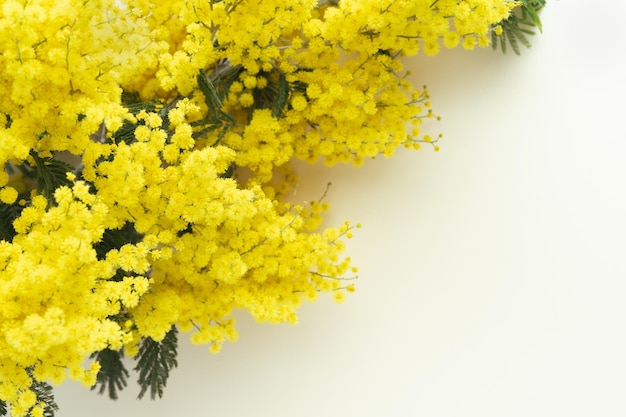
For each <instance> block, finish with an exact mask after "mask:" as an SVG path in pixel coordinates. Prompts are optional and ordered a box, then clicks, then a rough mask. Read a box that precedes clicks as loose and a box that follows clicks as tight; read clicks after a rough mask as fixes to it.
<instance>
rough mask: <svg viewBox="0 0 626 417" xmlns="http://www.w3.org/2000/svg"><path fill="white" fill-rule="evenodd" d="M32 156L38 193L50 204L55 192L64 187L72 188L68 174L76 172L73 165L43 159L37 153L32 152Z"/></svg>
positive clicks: (53, 159) (52, 159) (56, 160)
mask: <svg viewBox="0 0 626 417" xmlns="http://www.w3.org/2000/svg"><path fill="white" fill-rule="evenodd" d="M31 156H32V158H33V159H34V161H35V171H36V174H37V192H38V193H40V194H42V195H43V196H44V197H46V199H47V200H48V201H49V202H50V201H52V198H53V196H54V190H56V189H57V188H59V187H60V186H62V185H67V186H71V184H72V182H71V181H70V180H69V179H68V178H67V173H68V172H73V171H74V167H73V166H72V165H70V164H68V163H67V162H63V161H60V160H58V159H55V158H41V157H40V156H39V155H38V154H37V153H36V152H31Z"/></svg>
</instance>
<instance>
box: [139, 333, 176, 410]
mask: <svg viewBox="0 0 626 417" xmlns="http://www.w3.org/2000/svg"><path fill="white" fill-rule="evenodd" d="M177 348H178V330H177V329H176V327H174V326H172V328H171V329H170V331H169V332H167V334H166V335H165V337H164V338H163V340H162V341H160V342H156V341H154V340H152V339H151V338H149V337H146V338H144V339H143V340H142V341H141V342H140V344H139V354H138V362H137V366H136V367H135V370H136V371H138V372H139V379H138V383H139V386H140V387H141V391H140V392H139V398H143V396H144V395H145V393H146V392H147V391H148V389H149V390H150V398H152V399H153V400H154V399H156V397H157V396H158V397H159V398H161V397H163V388H165V385H166V384H167V379H168V378H169V374H170V371H171V370H172V369H173V368H175V367H176V366H178V362H177V360H176V355H177V352H176V349H177Z"/></svg>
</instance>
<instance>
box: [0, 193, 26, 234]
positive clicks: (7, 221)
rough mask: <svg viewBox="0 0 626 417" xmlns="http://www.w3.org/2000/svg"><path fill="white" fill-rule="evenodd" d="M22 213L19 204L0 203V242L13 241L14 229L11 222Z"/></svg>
mask: <svg viewBox="0 0 626 417" xmlns="http://www.w3.org/2000/svg"><path fill="white" fill-rule="evenodd" d="M21 212H22V207H20V205H19V204H5V203H3V202H0V219H1V220H2V221H0V240H6V241H7V242H11V241H13V237H14V236H15V229H13V220H15V219H17V218H18V217H19V215H20V213H21Z"/></svg>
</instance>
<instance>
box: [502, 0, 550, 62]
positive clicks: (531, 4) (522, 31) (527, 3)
mask: <svg viewBox="0 0 626 417" xmlns="http://www.w3.org/2000/svg"><path fill="white" fill-rule="evenodd" d="M545 4H546V1H545V0H523V1H522V5H521V6H520V7H519V8H516V9H515V10H514V11H513V12H512V13H511V15H510V16H509V17H508V19H506V20H504V21H502V22H500V26H501V27H502V34H501V35H500V36H498V35H496V34H495V32H492V35H491V41H492V42H491V46H492V48H493V49H496V48H497V47H498V43H500V46H501V49H502V52H503V53H506V49H507V48H506V45H507V43H508V44H510V45H511V48H512V49H513V52H515V54H516V55H520V46H519V44H520V43H521V44H522V45H524V46H525V47H526V48H530V47H531V44H530V41H529V40H528V38H527V37H526V35H534V34H535V32H534V31H533V30H532V29H533V28H535V27H536V28H538V29H539V31H542V30H543V27H542V25H541V20H540V19H539V11H541V9H542V8H543V7H544V6H545Z"/></svg>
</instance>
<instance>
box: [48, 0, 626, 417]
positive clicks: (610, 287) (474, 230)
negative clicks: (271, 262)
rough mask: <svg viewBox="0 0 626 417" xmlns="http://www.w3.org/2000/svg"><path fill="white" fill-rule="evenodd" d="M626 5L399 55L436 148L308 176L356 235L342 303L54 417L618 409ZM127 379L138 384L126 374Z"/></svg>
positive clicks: (597, 6)
mask: <svg viewBox="0 0 626 417" xmlns="http://www.w3.org/2000/svg"><path fill="white" fill-rule="evenodd" d="M625 14H626V6H625V5H624V3H623V2H621V1H609V0H605V1H599V0H598V1H584V0H549V1H548V8H547V9H546V10H545V12H544V13H543V15H542V17H543V21H544V28H545V31H544V34H543V35H542V36H539V37H535V38H534V39H533V44H534V46H533V48H532V50H524V51H523V55H522V56H521V57H517V56H515V55H513V54H511V53H509V54H507V55H505V56H502V55H501V54H500V53H494V52H492V51H491V50H484V51H476V52H473V53H468V52H465V51H462V50H455V51H443V52H442V53H441V54H440V55H439V56H438V57H435V58H432V59H428V58H425V57H419V58H418V59H413V60H410V61H407V64H408V66H410V67H412V70H413V73H414V76H413V79H414V81H415V82H416V84H418V85H420V84H424V83H426V84H428V86H429V88H430V90H431V93H432V103H433V108H434V110H435V112H436V113H438V114H440V115H442V117H443V120H442V122H441V123H439V124H438V125H437V126H435V127H434V128H433V133H438V132H439V131H442V132H443V133H444V134H445V138H444V140H443V141H442V143H441V148H442V149H441V152H439V153H434V152H432V151H430V150H428V149H425V150H423V151H420V152H400V153H399V154H398V155H397V156H396V157H394V158H392V159H389V160H386V159H384V158H381V159H377V160H375V161H368V162H367V163H366V164H365V166H364V167H362V168H360V169H353V168H351V167H338V168H335V169H326V168H323V167H310V166H305V165H302V166H300V170H301V172H302V176H303V179H302V182H301V184H300V186H299V188H298V191H297V195H296V196H300V197H301V198H317V197H319V196H320V195H322V194H323V192H324V189H325V184H326V182H328V181H332V182H333V186H332V187H331V189H330V191H329V192H328V195H327V200H328V201H329V202H330V203H331V204H332V206H333V208H332V212H331V216H330V217H329V223H332V224H339V223H340V222H341V221H343V220H344V219H345V218H349V219H351V220H352V221H354V222H361V223H363V229H361V230H360V231H357V233H355V238H354V239H353V240H352V241H351V242H349V245H348V247H349V252H350V255H351V256H352V258H353V259H354V263H355V264H357V265H358V266H359V267H360V272H359V275H360V280H359V282H358V289H357V292H356V293H355V294H353V295H352V296H350V297H348V300H347V302H346V303H345V304H343V305H337V304H334V303H333V302H332V301H330V299H325V300H321V301H320V302H317V303H315V304H311V305H307V306H305V307H304V308H303V309H302V310H301V317H300V324H299V325H297V326H295V327H292V326H288V325H285V326H269V325H263V326H260V325H257V324H255V323H253V322H252V320H250V319H249V318H248V317H247V316H246V315H245V314H240V315H239V316H238V317H239V323H240V324H239V329H240V334H241V336H240V340H239V341H238V342H237V343H235V344H230V345H225V346H224V349H223V351H222V353H220V354H219V355H218V356H213V355H211V354H210V353H209V352H208V351H207V350H206V348H205V347H193V346H190V345H189V344H188V343H183V345H182V347H181V355H180V358H179V364H180V366H179V368H178V369H177V370H176V371H175V372H174V374H173V376H172V378H171V380H170V383H169V386H168V388H167V390H166V393H165V397H164V398H163V399H162V400H160V401H156V402H152V401H150V400H143V401H136V400H135V397H136V395H137V393H138V388H137V387H136V386H135V385H132V384H131V386H130V387H129V388H127V389H126V390H125V391H124V392H123V393H122V398H121V399H120V400H119V401H118V402H112V401H110V400H108V399H107V398H105V397H99V396H98V395H97V394H96V393H94V392H89V391H86V390H85V389H84V388H82V387H80V386H77V385H73V384H72V383H67V384H65V385H63V386H61V387H59V388H58V389H57V391H56V392H57V398H58V402H59V405H60V406H61V412H60V413H59V416H60V417H74V416H77V417H78V416H81V417H83V416H90V417H99V416H116V417H126V416H128V417H143V416H146V417H147V416H150V417H160V416H177V417H178V416H192V415H193V416H196V415H200V416H235V417H238V416H244V417H247V416H255V417H256V416H272V417H280V416H285V417H287V416H289V417H295V416H297V417H309V416H310V417H313V416H315V417H321V416H324V417H336V416H337V417H338V416H358V417H378V416H380V417H383V416H384V417H388V416H420V417H453V416H459V417H465V416H477V417H512V416H520V417H526V416H533V417H541V416H550V417H552V416H602V417H609V416H624V415H626V402H624V400H623V399H624V396H625V395H626V377H625V375H626V359H625V352H626V340H625V337H624V334H625V332H624V321H625V320H624V319H625V318H626V303H625V301H624V300H625V295H626V294H625V293H626V284H625V281H626V266H625V264H624V262H625V259H626V255H625V253H626V219H625V213H626V197H625V193H626V187H625V182H626V162H625V161H626V129H625V128H624V119H625V118H626V116H625V111H624V110H625V108H626V107H625V105H624V99H625V97H626V81H624V74H626V64H624V61H623V59H624V58H623V55H624V54H623V52H624V44H625V41H626V35H625V34H624V31H623V29H622V27H623V25H622V23H623V17H624V15H625ZM134 379H135V377H133V383H134Z"/></svg>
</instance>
